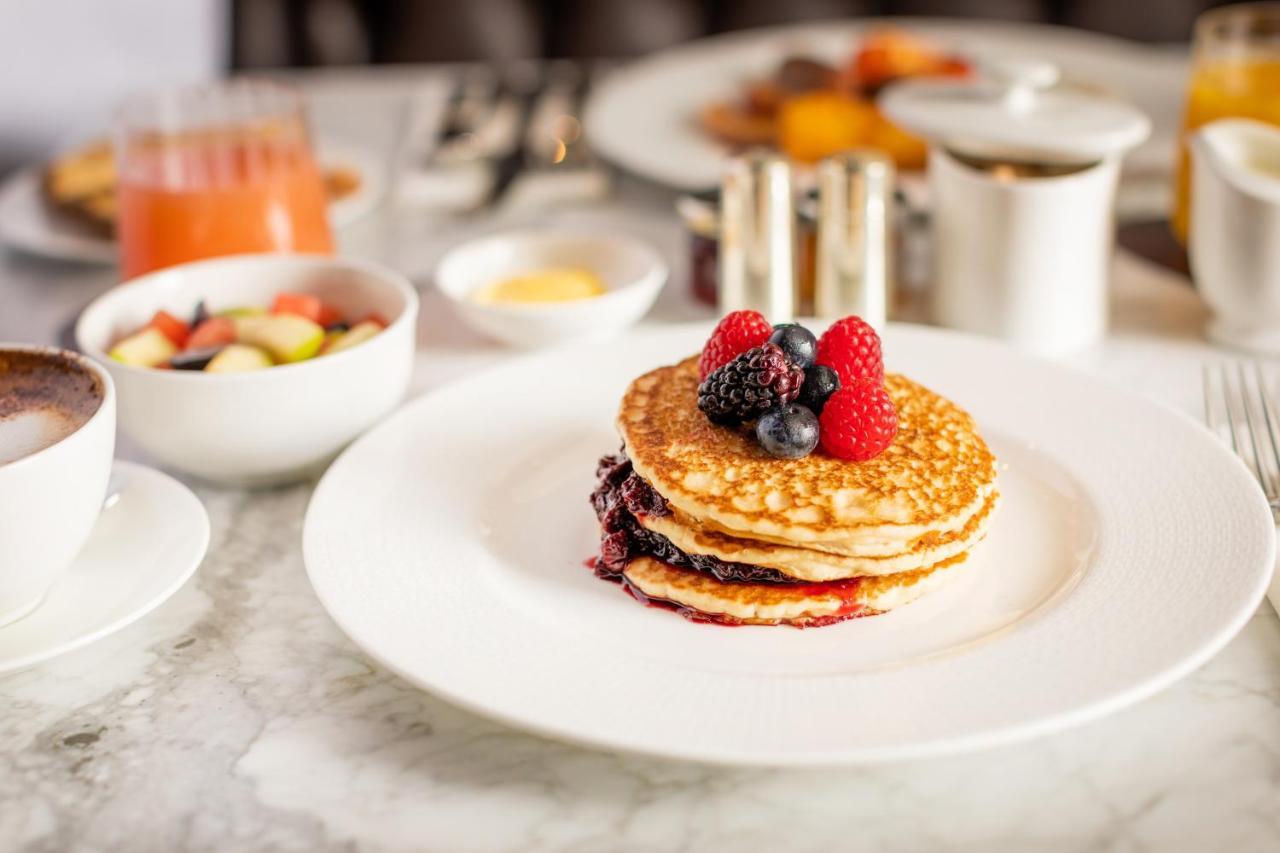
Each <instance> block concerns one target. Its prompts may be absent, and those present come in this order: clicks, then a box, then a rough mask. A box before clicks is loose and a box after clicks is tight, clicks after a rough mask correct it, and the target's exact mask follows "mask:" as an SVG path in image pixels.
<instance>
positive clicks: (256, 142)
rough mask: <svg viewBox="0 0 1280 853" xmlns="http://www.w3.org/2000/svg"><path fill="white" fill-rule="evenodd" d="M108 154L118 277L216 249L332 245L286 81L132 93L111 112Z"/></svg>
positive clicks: (297, 103) (298, 101) (302, 116)
mask: <svg viewBox="0 0 1280 853" xmlns="http://www.w3.org/2000/svg"><path fill="white" fill-rule="evenodd" d="M116 162H117V164H118V170H119V204H120V210H119V243H120V266H121V271H122V273H123V275H124V278H126V279H129V278H133V277H134V276H137V275H141V274H142V273H145V272H148V271H150V270H154V269H159V268H161V267H167V266H171V265H173V264H180V263H183V262H185V261H191V260H197V259H199V258H208V257H213V256H215V255H232V254H240V253H244V252H309V253H325V254H328V253H331V252H332V251H333V236H332V234H331V233H330V230H329V219H328V211H327V209H326V201H325V192H324V185H323V181H322V179H321V176H320V171H319V168H318V167H317V166H316V162H315V158H314V157H313V155H312V152H311V143H310V140H309V138H308V132H307V120H306V111H305V108H304V106H303V102H302V98H301V96H300V95H299V94H298V93H297V92H295V91H294V90H292V89H290V88H288V87H285V86H282V85H279V84H276V83H269V82H264V81H258V80H239V81H232V82H228V83H220V84H215V85H213V86H205V87H200V88H192V89H179V90H173V91H167V92H161V93H156V94H149V95H144V96H141V97H138V98H136V99H134V100H132V101H130V102H128V103H126V104H125V105H124V106H123V107H122V108H121V109H120V112H119V114H118V116H117V126H116Z"/></svg>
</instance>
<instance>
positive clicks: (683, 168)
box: [585, 18, 1188, 190]
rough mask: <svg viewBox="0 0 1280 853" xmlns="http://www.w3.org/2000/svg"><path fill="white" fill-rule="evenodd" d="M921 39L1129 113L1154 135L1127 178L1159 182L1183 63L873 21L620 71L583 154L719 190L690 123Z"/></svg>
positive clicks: (789, 30)
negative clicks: (773, 83) (711, 109)
mask: <svg viewBox="0 0 1280 853" xmlns="http://www.w3.org/2000/svg"><path fill="white" fill-rule="evenodd" d="M884 26H894V27H900V28H902V29H904V30H907V31H909V32H912V33H919V34H921V35H924V36H928V37H930V38H932V39H934V40H936V41H937V42H938V44H940V45H942V46H943V47H944V48H946V49H948V50H951V51H954V52H956V53H960V54H962V55H964V56H966V57H969V58H973V59H982V58H995V57H1005V56H1019V57H1034V58H1036V59H1044V60H1049V61H1051V62H1054V63H1056V64H1057V65H1058V66H1059V67H1060V68H1061V69H1062V72H1063V77H1064V79H1066V80H1068V81H1070V82H1073V83H1078V84H1086V85H1091V86H1096V87H1097V88H1098V89H1100V90H1103V91H1106V92H1110V93H1114V94H1115V95H1117V96H1119V97H1123V98H1125V99H1127V100H1129V101H1132V102H1133V103H1134V104H1136V105H1137V106H1138V107H1139V108H1140V109H1142V110H1143V111H1144V112H1146V113H1147V115H1148V116H1149V117H1150V118H1151V121H1152V124H1153V132H1152V135H1151V138H1150V139H1149V140H1148V141H1147V142H1146V143H1144V144H1143V145H1142V146H1141V147H1140V148H1138V149H1137V150H1135V151H1134V152H1133V153H1131V154H1130V155H1129V157H1128V158H1127V160H1126V169H1128V170H1129V171H1130V172H1151V171H1155V172H1158V173H1161V174H1165V173H1169V172H1170V170H1171V168H1172V164H1173V156H1174V147H1175V145H1176V140H1177V129H1178V123H1179V120H1180V115H1181V109H1182V98H1183V94H1184V91H1185V82H1186V75H1187V70H1188V62H1187V58H1186V53H1185V52H1173V51H1171V50H1168V49H1156V48H1152V47H1148V46H1144V45H1141V44H1139V43H1137V42H1131V41H1127V40H1124V39H1118V38H1114V37H1110V36H1104V35H1098V34H1095V33H1089V32H1085V31H1083V30H1075V29H1069V28H1067V27H1052V26H1045V25H1033V24H1009V23H1002V22H997V21H983V22H975V21H961V20H947V19H939V18H896V19H895V18H879V19H863V20H861V21H857V22H852V21H850V22H840V21H828V22H825V23H819V24H801V25H797V26H789V27H777V28H768V29H760V30H750V31H747V32H742V33H730V34H727V35H721V36H714V37H712V38H707V39H700V40H698V41H694V42H690V43H689V44H684V45H681V46H679V47H675V48H672V49H670V50H665V51H661V52H659V53H656V54H653V55H651V56H648V57H646V58H644V59H641V60H639V61H638V62H635V63H633V64H631V65H628V66H626V67H624V68H622V69H620V70H618V71H617V72H615V73H614V74H612V75H610V76H609V77H608V78H607V79H605V80H604V81H602V82H601V83H600V85H599V86H597V87H595V89H594V91H593V92H592V94H591V97H590V99H589V101H588V103H587V106H586V111H585V112H586V114H585V129H586V133H587V134H588V138H589V140H590V142H591V145H592V147H594V148H595V150H596V151H598V152H599V153H600V154H602V155H603V156H605V157H607V158H608V159H610V160H613V161H614V162H615V163H617V164H618V165H620V166H623V167H625V168H627V169H629V170H630V171H632V172H635V173H636V174H639V175H642V176H644V177H646V178H649V179H651V180H654V181H657V182H659V183H662V184H667V185H670V186H673V187H677V188H680V189H686V190H701V189H708V188H710V187H713V186H716V185H717V184H718V183H719V181H720V170H721V164H722V162H723V159H724V157H725V148H724V147H723V146H721V145H720V144H719V143H717V142H716V141H715V140H713V139H712V138H711V137H710V136H708V135H707V134H706V133H705V132H703V130H702V128H701V127H700V125H699V121H698V114H699V111H700V110H701V109H702V108H703V107H704V106H706V105H707V104H708V103H710V102H712V101H717V100H725V99H732V98H734V97H737V96H739V95H740V92H741V86H742V83H743V82H744V81H746V80H749V79H751V78H754V77H761V76H766V75H768V74H769V73H771V72H772V71H773V69H775V68H776V67H777V66H778V64H779V63H780V62H781V61H782V60H783V59H784V58H786V57H787V56H791V55H797V54H802V55H810V56H815V57H818V58H822V59H826V60H827V61H830V62H833V63H841V62H843V61H844V60H846V59H847V58H848V57H849V56H850V55H851V54H852V52H853V50H854V48H855V47H856V46H857V41H858V38H859V37H860V36H862V35H864V34H865V33H866V32H867V31H869V30H872V29H876V28H878V27H884Z"/></svg>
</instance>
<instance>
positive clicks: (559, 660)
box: [303, 326, 1275, 765]
mask: <svg viewBox="0 0 1280 853" xmlns="http://www.w3.org/2000/svg"><path fill="white" fill-rule="evenodd" d="M707 331H708V330H707V328H706V327H705V326H695V327H676V328H675V329H673V330H667V331H661V332H650V333H638V332H637V333H632V334H629V335H626V336H623V337H622V338H619V339H618V340H617V341H615V342H613V343H612V344H608V345H589V346H588V345H581V346H572V347H566V348H563V349H559V350H556V351H554V352H552V353H548V354H546V355H540V356H536V357H532V358H528V359H524V360H521V361H518V362H514V363H511V364H509V365H508V366H505V367H501V368H498V369H496V370H494V371H492V372H489V373H487V374H485V375H484V376H483V377H481V376H477V377H475V378H472V379H467V380H464V381H461V382H458V383H456V384H454V385H452V386H449V387H447V388H445V389H442V390H440V391H437V392H435V393H431V394H428V395H426V396H424V397H421V398H419V399H418V400H417V401H415V402H413V403H411V404H409V405H407V406H406V407H405V408H404V409H402V410H401V411H400V413H399V414H397V415H394V416H392V417H391V418H390V419H389V420H387V421H386V422H384V423H383V424H382V425H381V426H379V427H377V428H376V429H374V430H373V431H372V432H370V433H369V434H368V435H366V436H365V437H364V438H362V439H360V440H358V441H357V442H356V443H355V444H354V445H353V446H352V447H351V448H350V449H348V450H347V452H346V453H345V454H344V455H343V456H342V457H340V458H339V459H338V461H337V462H335V463H334V465H333V466H332V467H331V468H330V469H329V471H328V473H327V474H326V475H325V477H324V479H323V480H322V481H321V483H320V485H319V487H318V488H317V490H316V492H315V495H314V497H313V498H312V502H311V506H310V507H309V509H308V511H307V517H306V524H305V529H304V532H303V553H304V556H305V559H306V565H307V572H308V574H309V576H310V578H311V582H312V584H313V585H314V586H315V589H316V592H317V593H318V595H319V597H320V600H321V602H322V603H323V604H324V606H325V608H326V609H327V610H328V611H329V613H330V614H331V615H332V616H333V618H334V619H335V620H336V621H337V623H338V625H339V626H340V627H341V628H342V629H343V630H344V631H345V632H346V633H347V634H348V635H349V636H350V637H351V638H352V639H353V640H354V641H355V642H356V643H357V644H358V645H359V646H360V647H361V648H363V649H364V650H365V651H366V652H368V653H369V654H370V655H371V656H372V657H374V658H375V659H377V660H378V661H380V662H381V663H383V664H384V665H386V666H387V667H389V668H390V669H392V670H394V671H395V672H397V673H399V674H400V675H402V676H403V677H405V678H406V679H408V680H409V681H411V682H413V683H414V684H417V685H420V686H422V687H424V688H426V689H428V690H431V691H433V692H435V693H438V694H439V695H441V696H443V697H445V698H447V699H450V700H452V701H454V702H456V703H458V704H459V705H462V706H464V707H466V708H470V709H472V710H475V711H477V712H479V713H482V714H485V715H488V716H491V717H494V718H496V719H499V720H502V721H505V722H508V723H510V724H512V725H516V726H520V727H523V728H528V729H531V730H533V731H536V732H541V733H545V734H549V735H552V736H555V737H559V738H564V739H566V740H572V741H578V742H582V743H586V744H590V745H595V746H601V747H607V748H612V749H620V750H627V751H635V752H642V753H651V754H658V755H665V756H672V757H679V758H687V759H696V760H703V761H710V762H719V763H726V764H743V765H820V764H843V763H853V762H866V761H878V760H888V759H899V758H907V757H912V756H923V755H929V754H935V753H943V752H952V751H960V750H967V749H975V748H978V747H985V746H990V745H993V744H998V743H1003V742H1008V741H1013V740H1017V739H1020V738H1027V737H1031V736H1034V735H1039V734H1043V733H1047V732H1050V731H1054V730H1057V729H1061V728H1064V727H1066V726H1069V725H1074V724H1078V723H1081V722H1084V721H1086V720H1089V719H1092V718H1095V717H1098V716H1100V715H1102V714H1105V713H1108V712H1110V711H1113V710H1115V709H1117V708H1120V707H1122V706H1124V705H1127V704H1129V703H1132V702H1135V701H1137V700H1139V699H1141V698H1143V697H1145V696H1148V695H1150V694H1151V693H1153V692H1155V691H1156V690H1158V689H1160V688H1161V687H1164V686H1166V685H1168V684H1169V683H1170V682H1172V681H1174V680H1175V679H1177V678H1179V677H1181V676H1183V675H1185V674H1187V673H1188V672H1190V671H1191V670H1192V669H1194V668H1195V667H1197V666H1199V665H1200V664H1202V663H1203V662H1205V661H1206V660H1207V659H1208V658H1209V657H1210V656H1211V655H1213V654H1214V653H1215V652H1216V651H1217V650H1218V649H1220V648H1221V647H1222V646H1223V645H1224V644H1225V643H1226V642H1227V641H1228V640H1229V639H1230V638H1231V637H1232V636H1233V635H1234V634H1235V633H1236V632H1237V631H1238V630H1239V629H1240V628H1241V626H1243V624H1244V623H1245V621H1246V620H1247V619H1248V618H1249V616H1250V615H1251V614H1252V613H1253V611H1254V609H1255V608H1256V607H1257V605H1258V602H1259V600H1260V599H1261V597H1262V593H1263V589H1264V586H1265V584H1266V582H1267V579H1268V578H1269V576H1270V572H1271V567H1272V558H1273V554H1274V547H1275V546H1274V529H1273V526H1272V521H1271V514H1270V511H1269V510H1268V508H1267V505H1266V502H1265V500H1264V499H1263V497H1262V494H1261V492H1260V491H1259V489H1258V487H1257V486H1256V485H1255V484H1254V482H1253V480H1252V478H1251V477H1250V475H1249V473H1248V472H1247V471H1246V470H1245V469H1244V467H1243V466H1242V465H1241V464H1240V463H1239V462H1238V461H1237V460H1236V459H1235V457H1234V456H1232V455H1231V453H1230V452H1229V451H1227V450H1226V449H1225V448H1224V447H1222V446H1221V445H1220V444H1219V443H1218V442H1217V441H1216V440H1215V439H1214V438H1213V437H1212V436H1211V435H1210V434H1209V433H1208V432H1207V431H1206V430H1204V429H1202V428H1201V427H1199V426H1197V425H1195V424H1193V423H1191V422H1190V421H1189V420H1187V419H1185V418H1183V417H1181V416H1179V415H1177V414H1174V413H1172V412H1170V411H1169V410H1167V409H1165V408H1162V407H1160V406H1158V405H1156V404H1154V403H1151V402H1149V401H1146V400H1144V399H1141V398H1138V397H1135V396H1131V395H1129V394H1126V393H1124V392H1122V391H1120V390H1118V389H1116V388H1114V387H1112V386H1110V385H1108V384H1106V383H1103V382H1100V381H1097V380H1094V379H1090V378H1088V377H1086V376H1083V375H1080V374H1076V373H1073V372H1069V371H1066V370H1063V369H1061V368H1057V367H1053V366H1050V365H1047V364H1045V363H1042V362H1038V361H1034V360H1030V359H1028V358H1026V357H1023V356H1019V355H1017V354H1016V353H1015V352H1013V351H1012V350H1009V349H1007V348H1005V347H1002V346H1000V345H997V344H994V343H989V342H986V341H983V340H980V339H976V338H972V337H967V336H963V335H959V334H955V333H947V332H941V331H936V330H928V329H923V328H918V327H910V326H897V327H892V328H891V329H890V331H889V332H888V334H887V336H886V339H885V352H886V355H887V358H888V362H889V367H890V369H892V370H897V371H902V372H904V373H907V374H909V375H911V376H912V377H914V378H916V379H919V380H920V381H922V382H924V383H925V384H927V385H929V386H931V387H934V388H936V389H937V390H939V391H940V392H942V393H944V394H946V395H948V396H949V397H951V398H952V399H954V400H956V401H957V402H959V403H960V404H961V405H963V406H965V407H966V408H968V409H969V410H970V411H972V412H973V413H974V414H975V416H976V417H977V419H978V421H979V422H980V424H981V427H982V430H983V432H984V434H985V435H986V436H987V437H988V439H989V441H990V442H991V444H992V446H993V449H994V450H995V452H996V453H997V455H998V456H999V457H1000V459H1001V461H1002V463H1003V464H1004V466H1005V467H1004V469H1003V470H1002V473H1001V488H1002V490H1003V491H1004V495H1005V501H1004V507H1003V509H1002V511H1001V512H1002V514H1001V515H1000V516H999V518H998V519H997V521H996V523H995V526H994V529H993V530H992V532H991V535H990V537H989V539H988V540H987V541H986V542H984V543H983V544H982V546H980V547H979V548H978V549H977V550H976V551H975V553H974V555H973V557H972V558H971V561H970V563H969V564H968V565H966V566H965V567H964V568H963V569H962V570H961V574H960V576H959V577H957V579H956V580H955V582H954V583H952V584H951V585H950V586H947V587H944V588H943V589H941V590H940V591H938V592H937V593H935V594H933V595H932V596H930V597H927V598H925V599H923V600H921V601H920V602H917V603H915V604H912V605H910V606H907V607H904V608H902V609H900V610H896V611H893V612H891V613H888V614H885V615H882V616H876V617H873V618H870V619H859V620H853V621H851V622H845V623H842V624H838V625H834V626H831V627H827V628H818V629H810V630H805V631H799V630H796V629H793V628H789V627H774V628H768V627H741V628H732V629H728V628H724V627H721V626H715V625H704V624H694V623H691V622H687V621H685V620H683V619H681V618H679V617H678V616H676V615H675V614H673V613H670V612H667V611H664V610H657V609H651V608H645V607H642V606H641V605H639V604H637V603H636V602H635V601H633V600H631V599H630V598H629V597H628V596H627V595H626V594H625V593H624V592H623V591H622V590H621V589H620V588H619V587H618V586H616V585H614V584H611V583H607V582H605V581H602V580H600V579H598V578H596V577H595V576H594V575H593V574H592V573H591V571H589V570H588V569H587V568H586V567H585V566H584V565H583V561H584V560H585V559H586V558H587V557H589V556H592V555H593V554H594V553H595V551H596V548H597V540H598V532H597V527H596V520H595V517H594V515H593V514H592V512H591V509H590V507H589V505H588V503H587V496H588V494H589V493H590V491H591V489H592V487H593V485H594V471H595V464H596V459H597V458H598V457H599V456H600V455H601V454H604V453H609V452H612V451H615V450H616V449H617V447H618V438H617V435H616V433H615V432H614V430H613V426H612V424H613V419H614V416H615V414H616V409H617V405H618V400H619V399H620V397H621V394H622V392H623V390H624V389H625V387H626V386H627V384H628V383H629V382H630V381H631V380H632V379H634V378H635V377H636V376H638V375H640V374H641V373H643V372H645V371H647V370H649V369H651V368H653V367H656V366H658V365H660V364H664V363H670V362H672V361H675V360H677V359H679V358H681V357H683V356H684V355H686V354H688V353H691V352H694V351H696V350H697V348H698V347H699V346H700V345H701V343H702V342H703V340H704V339H705V336H706V333H707Z"/></svg>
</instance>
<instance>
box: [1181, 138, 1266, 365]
mask: <svg viewBox="0 0 1280 853" xmlns="http://www.w3.org/2000/svg"><path fill="white" fill-rule="evenodd" d="M1191 181H1192V183H1191V234H1190V237H1191V245H1190V247H1189V248H1190V252H1189V254H1190V256H1191V274H1192V277H1193V278H1194V279H1195V282H1196V287H1197V288H1198V289H1199V290H1200V293H1201V294H1202V295H1203V296H1204V298H1205V301H1206V302H1208V303H1209V307H1210V308H1212V309H1213V322H1211V323H1210V324H1209V335H1210V337H1212V338H1213V339H1214V340H1216V341H1218V342H1219V343H1223V344H1227V345H1230V346H1237V347H1243V348H1245V349H1251V350H1258V351H1261V352H1266V353H1270V354H1280V128H1277V127H1274V126H1272V125H1269V124H1263V123H1262V122H1258V121H1253V120H1251V119H1238V118H1233V119H1220V120H1218V121H1215V122H1211V123H1210V124H1207V125H1205V126H1204V127H1202V128H1200V130H1199V131H1197V132H1196V134H1195V135H1194V136H1193V137H1191Z"/></svg>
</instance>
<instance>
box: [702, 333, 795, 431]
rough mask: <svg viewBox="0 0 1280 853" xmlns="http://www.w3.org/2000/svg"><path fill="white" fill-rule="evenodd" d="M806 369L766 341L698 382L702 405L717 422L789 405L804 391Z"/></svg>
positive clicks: (744, 418) (747, 417)
mask: <svg viewBox="0 0 1280 853" xmlns="http://www.w3.org/2000/svg"><path fill="white" fill-rule="evenodd" d="M803 382H804V369H803V368H801V367H798V366H797V365H794V364H792V363H791V362H789V361H787V357H786V356H785V355H784V354H783V352H782V349H781V347H779V346H778V345H777V344H765V345H764V346H760V347H754V348H752V349H749V350H747V351H746V352H744V353H742V355H740V356H738V357H737V358H735V359H734V360H733V361H731V362H729V363H728V364H726V365H724V366H723V367H720V368H717V369H716V370H715V371H713V372H712V373H711V375H710V376H708V377H707V378H706V380H704V381H703V383H702V384H701V385H699V386H698V408H699V409H701V410H702V413H703V414H705V415H706V416H707V418H709V419H710V420H711V422H712V423H716V424H725V425H731V424H737V423H741V422H742V421H749V420H752V419H754V418H758V417H760V416H761V415H763V414H764V413H765V412H767V411H769V410H770V409H772V408H774V407H775V406H785V405H786V404H787V403H790V402H791V401H792V400H794V399H795V398H796V395H797V394H799V393H800V385H801V383H803Z"/></svg>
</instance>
